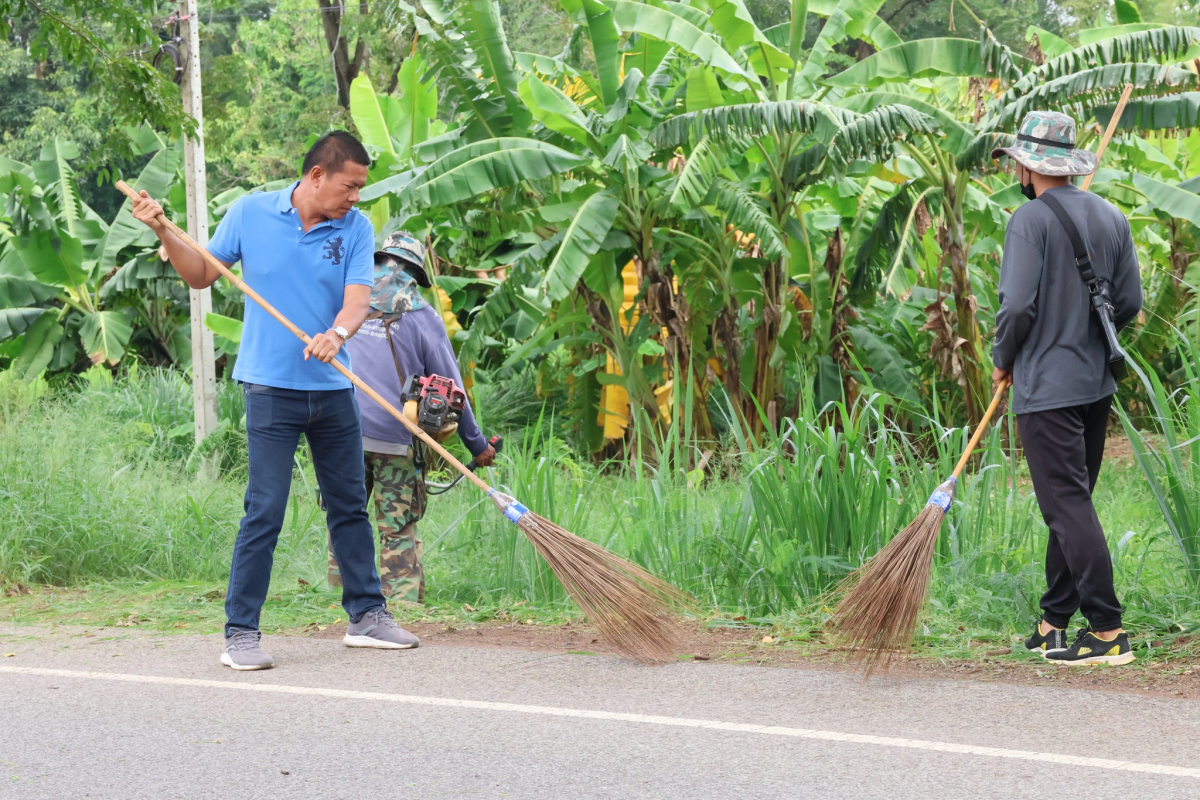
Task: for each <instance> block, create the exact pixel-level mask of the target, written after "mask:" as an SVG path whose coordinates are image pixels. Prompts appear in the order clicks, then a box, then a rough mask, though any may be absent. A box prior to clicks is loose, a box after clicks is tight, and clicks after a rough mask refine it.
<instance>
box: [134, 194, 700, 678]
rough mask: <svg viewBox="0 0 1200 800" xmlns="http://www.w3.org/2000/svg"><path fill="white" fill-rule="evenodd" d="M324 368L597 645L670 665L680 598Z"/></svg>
mask: <svg viewBox="0 0 1200 800" xmlns="http://www.w3.org/2000/svg"><path fill="white" fill-rule="evenodd" d="M116 186H117V188H118V189H119V190H120V191H121V192H122V193H123V194H125V195H126V196H127V197H129V199H130V200H137V199H138V197H139V195H138V193H137V192H135V191H134V190H133V189H131V188H129V186H128V185H126V184H125V182H124V181H117V184H116ZM163 222H164V223H165V224H166V226H167V227H168V228H169V229H170V230H171V232H172V233H174V234H175V235H176V236H178V237H179V239H180V240H181V241H182V242H183V243H184V244H186V245H187V246H188V247H190V248H191V249H192V250H193V251H195V252H196V253H197V254H198V255H199V256H200V257H201V258H203V259H204V260H205V262H207V263H208V264H209V266H211V267H212V268H213V269H215V270H216V271H217V272H218V273H220V274H221V275H223V276H224V277H225V278H226V279H227V280H229V282H230V283H232V284H233V285H234V286H236V287H237V288H238V290H240V291H241V292H242V293H243V294H245V295H246V296H247V297H249V298H250V299H251V300H253V301H254V302H256V303H258V304H259V305H260V306H262V307H263V309H264V310H265V311H266V312H267V313H268V314H270V315H271V316H272V317H274V318H275V319H276V320H277V321H278V322H279V323H280V324H282V325H283V326H284V327H286V328H287V329H288V330H289V331H291V332H292V333H293V334H295V335H296V337H297V338H298V339H300V340H301V341H303V342H304V343H305V344H308V342H309V336H308V334H306V333H305V332H304V331H302V330H300V328H298V327H296V326H295V325H294V324H293V323H292V322H291V320H289V319H288V318H287V317H285V316H283V314H281V313H279V311H278V310H276V309H275V307H274V306H272V305H271V304H270V303H268V302H267V301H266V300H264V299H263V298H262V296H261V295H259V294H258V292H256V291H254V290H253V289H252V288H250V287H249V286H247V285H246V283H245V282H244V281H242V279H241V278H239V277H237V276H236V275H234V274H233V273H232V272H230V271H229V268H228V267H226V266H225V265H224V264H222V263H221V262H220V261H218V260H217V259H216V258H214V257H213V255H212V254H211V253H209V252H208V251H207V250H206V249H204V248H203V247H201V246H200V245H198V244H197V243H196V242H195V241H194V240H193V239H192V238H191V237H190V236H188V235H187V234H186V233H185V232H184V231H183V230H182V229H181V228H180V227H179V226H178V225H176V224H175V223H173V222H171V220H169V219H167V218H166V216H163ZM330 366H331V367H333V368H334V369H336V370H337V371H338V372H340V373H342V375H344V376H345V377H346V378H348V379H349V380H350V382H351V383H353V384H354V386H356V387H357V388H358V389H359V390H360V391H362V392H363V393H365V394H366V395H367V396H368V397H370V398H371V399H372V400H374V401H375V402H376V403H378V404H379V405H380V406H382V407H383V408H384V410H386V411H387V412H388V413H389V414H391V415H392V416H393V417H395V418H396V419H397V420H399V422H400V423H401V424H402V425H404V427H406V428H408V430H409V431H410V432H411V433H412V435H413V436H416V437H417V438H419V439H420V440H421V441H422V442H424V443H425V444H426V445H427V446H429V447H430V448H432V449H433V450H434V451H435V452H436V453H437V454H438V455H440V456H441V457H442V458H444V459H445V460H446V463H448V464H449V465H450V466H452V467H454V469H456V470H458V472H460V473H461V474H462V476H463V477H464V478H466V479H467V480H469V481H471V483H473V484H475V485H476V486H477V487H478V488H479V489H480V490H481V491H483V492H485V493H486V494H487V496H488V497H489V498H491V500H492V501H493V502H494V503H495V504H496V508H497V509H498V510H499V511H500V512H501V513H502V514H503V515H504V516H505V518H507V519H508V520H509V521H510V522H512V523H513V524H514V525H516V526H517V528H518V529H520V531H521V533H523V534H525V537H526V538H527V539H528V540H529V542H530V543H531V544H532V545H533V548H534V549H535V550H536V551H537V552H538V555H540V556H541V557H542V558H543V559H545V561H546V563H547V564H548V565H549V567H550V569H551V570H552V571H553V572H554V576H555V577H556V578H558V580H559V582H560V583H562V585H563V588H565V589H566V590H567V593H568V594H569V595H570V596H571V599H572V600H574V601H575V603H576V605H578V606H579V608H580V609H581V610H582V611H583V613H584V614H585V615H586V616H587V618H588V620H589V621H591V623H592V624H593V625H595V626H596V629H597V631H598V632H599V633H600V636H601V637H602V639H603V640H604V641H605V643H606V644H608V645H609V646H610V647H612V649H613V650H614V651H616V652H617V653H618V654H619V655H621V656H623V657H625V658H629V659H633V660H635V661H640V662H643V663H660V662H665V661H669V660H671V659H672V658H673V656H674V654H675V651H676V649H677V647H676V638H677V636H676V632H675V629H674V626H673V625H672V624H671V619H670V614H669V611H670V607H671V606H673V605H678V604H682V603H684V602H686V600H687V597H686V595H685V594H684V593H683V592H681V591H680V590H678V589H676V588H675V587H674V586H671V585H670V584H669V583H667V582H665V581H663V580H662V579H661V578H658V577H657V576H655V575H651V574H650V573H649V572H647V571H646V570H644V569H642V568H641V567H639V566H637V565H636V564H633V563H631V562H629V561H626V560H625V559H623V558H621V557H620V556H617V555H614V554H613V553H610V552H608V551H607V550H605V549H604V548H603V547H600V546H599V545H597V544H595V543H593V542H590V541H588V540H587V539H583V538H580V537H579V536H576V535H575V534H573V533H571V532H570V531H568V530H566V529H564V528H561V527H559V526H558V525H556V524H554V523H553V522H551V521H550V520H548V519H546V518H545V517H542V516H539V515H538V514H535V513H533V512H532V511H530V510H529V509H528V508H526V507H525V506H523V505H522V504H521V503H519V502H518V501H517V500H516V499H514V498H512V497H509V496H508V495H506V494H504V493H502V492H498V491H496V490H495V489H493V488H492V487H491V486H489V485H488V484H487V483H485V482H484V481H483V479H482V478H480V477H479V476H478V475H476V474H475V473H474V472H472V471H471V470H469V469H468V468H467V467H466V466H464V465H463V464H462V463H461V462H460V461H459V460H458V459H456V458H455V457H454V456H452V455H451V454H450V453H449V452H448V451H447V450H446V449H445V448H443V447H442V446H441V445H440V444H439V443H438V442H437V441H436V440H435V439H433V438H432V437H431V436H429V434H427V433H426V432H425V431H424V430H422V429H421V428H420V427H419V426H417V425H416V423H414V422H412V421H411V420H409V419H408V417H406V416H405V415H404V414H403V413H402V412H401V411H400V410H398V409H397V408H395V407H394V406H393V405H392V404H391V403H389V402H388V401H387V400H386V399H384V398H383V397H382V396H381V395H380V394H379V393H378V392H376V391H375V390H374V389H372V388H371V387H370V386H368V385H367V384H366V383H364V382H363V381H362V379H361V378H359V377H358V376H356V375H355V374H354V373H352V372H351V371H350V370H348V369H346V367H344V366H342V364H341V363H340V362H337V361H332V362H330Z"/></svg>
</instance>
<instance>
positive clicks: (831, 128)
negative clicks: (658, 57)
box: [654, 0, 938, 427]
mask: <svg viewBox="0 0 1200 800" xmlns="http://www.w3.org/2000/svg"><path fill="white" fill-rule="evenodd" d="M879 7H880V3H878V2H872V0H842V2H839V3H837V4H836V5H832V6H824V7H819V6H818V4H814V8H813V11H814V13H820V14H823V15H825V16H827V17H828V20H827V22H826V24H825V25H824V27H823V28H822V29H821V33H820V34H819V35H818V37H817V40H816V42H814V44H813V46H812V47H811V49H810V50H809V51H808V53H807V55H805V53H804V50H803V47H802V45H803V35H804V30H805V25H806V20H807V14H808V13H809V6H807V5H806V4H805V3H802V2H797V3H793V5H792V18H791V22H790V23H789V24H787V25H785V26H780V27H778V28H774V29H771V30H770V31H767V32H762V31H759V30H758V29H757V28H756V27H755V26H754V23H753V21H752V20H751V19H750V17H749V14H745V13H736V12H735V10H734V9H738V10H740V11H743V12H744V7H742V6H741V4H740V3H711V4H710V8H711V11H712V13H711V15H708V16H706V17H705V19H704V20H703V23H704V24H705V25H706V26H708V27H707V29H708V30H711V31H712V32H713V33H714V34H716V32H717V31H720V34H721V35H722V36H723V37H724V41H725V42H727V43H730V42H732V43H733V44H734V45H738V46H739V49H738V50H737V51H736V55H737V56H738V57H739V58H741V59H742V60H744V61H745V63H746V64H747V66H748V67H749V68H751V69H752V70H753V71H754V72H755V73H756V77H757V80H756V81H754V82H753V83H752V84H751V85H748V86H744V87H743V86H741V85H739V84H738V82H737V81H736V80H734V81H733V82H731V81H730V80H729V79H728V78H727V77H726V76H723V75H716V76H713V75H706V74H703V73H693V74H692V75H690V76H689V85H688V101H689V103H690V105H689V106H688V108H687V111H686V113H684V114H681V115H678V116H676V117H674V118H672V119H669V120H666V121H664V122H663V123H661V124H660V125H659V126H658V128H656V130H655V132H654V141H655V144H656V145H657V146H659V147H660V148H664V149H672V148H681V150H682V152H684V153H685V154H687V156H688V158H689V159H690V160H697V159H699V160H700V161H701V162H704V161H705V160H707V159H708V158H709V152H710V150H711V144H712V143H714V142H717V143H720V144H722V145H723V146H725V147H728V146H730V144H731V143H733V142H740V143H741V144H742V145H743V147H742V148H741V149H742V152H745V153H746V154H747V161H748V164H749V169H748V170H746V171H745V173H744V174H743V176H741V179H740V181H738V185H739V186H740V188H741V191H742V193H743V195H742V196H743V200H742V206H743V208H744V210H745V212H746V213H749V212H750V211H751V209H752V205H751V204H750V203H748V202H746V201H747V200H749V199H750V198H754V199H755V202H759V203H761V204H762V206H763V207H764V210H765V213H764V214H763V215H762V218H761V223H760V224H759V225H758V226H757V230H756V228H755V227H750V228H748V229H749V230H756V232H757V233H758V234H759V235H760V236H761V234H762V233H763V229H764V228H769V229H770V230H771V231H772V235H773V238H774V239H775V240H776V241H778V242H779V245H780V247H779V248H778V251H777V252H772V253H770V254H769V256H768V262H767V264H766V265H765V267H764V269H763V271H762V275H761V292H760V296H759V298H758V299H757V300H756V303H757V305H758V308H756V314H755V317H756V319H755V320H754V321H753V322H752V323H751V327H752V330H753V342H752V343H751V344H750V350H751V352H753V356H754V358H753V366H752V369H751V370H749V374H750V376H751V377H750V391H749V397H748V404H749V406H750V407H748V408H747V409H746V412H747V415H748V416H749V417H750V418H752V419H754V420H755V421H756V424H757V425H758V426H759V427H761V426H762V424H763V414H762V411H763V410H764V409H765V408H766V407H768V406H769V405H770V404H771V403H776V402H778V401H781V400H782V397H781V396H780V388H781V381H780V377H781V373H782V366H783V364H784V362H785V360H787V359H788V358H789V357H792V358H795V357H797V356H798V355H799V354H800V348H799V343H800V342H801V340H802V338H803V336H802V335H801V334H800V329H801V325H800V320H799V313H801V309H797V308H796V307H794V306H793V304H792V303H791V302H789V295H790V294H791V287H790V286H789V283H790V281H791V279H793V278H799V279H801V280H802V281H803V282H804V284H805V285H806V286H807V287H808V292H809V294H810V295H812V296H811V297H809V296H807V295H806V296H805V301H806V302H809V303H810V305H811V308H808V309H803V311H802V313H804V314H806V315H809V317H808V318H809V324H810V325H812V326H813V327H814V328H815V329H816V330H818V331H819V334H818V335H816V336H815V337H814V338H813V339H812V341H813V342H814V343H815V344H816V345H817V346H818V347H819V348H822V349H819V350H817V352H815V353H811V355H813V356H816V357H817V358H816V360H818V361H819V360H820V358H821V357H823V356H827V355H828V353H829V352H830V351H831V350H833V351H837V352H841V351H842V350H844V348H845V347H846V346H847V344H848V343H847V340H846V338H845V337H844V335H843V334H844V329H843V326H841V325H840V323H839V321H838V311H839V310H840V308H835V306H839V307H840V306H843V305H844V304H843V303H839V301H838V300H837V298H838V297H839V287H838V286H836V285H835V286H834V287H833V288H832V289H826V288H824V287H828V284H829V280H830V279H831V278H832V279H833V280H834V281H837V280H839V277H838V276H839V275H840V274H841V270H840V262H841V258H842V254H843V249H842V248H841V246H840V244H839V243H840V242H842V233H841V232H840V230H837V229H835V230H831V231H829V232H828V235H825V233H824V232H821V231H814V230H813V229H812V228H811V225H810V223H811V212H812V210H813V208H812V205H811V204H810V198H811V197H812V196H813V195H814V192H815V191H816V187H818V186H821V185H825V184H827V183H828V182H829V181H836V180H838V179H839V178H841V177H842V176H844V175H845V174H846V173H847V171H848V170H851V169H855V170H858V169H859V166H858V165H856V164H855V162H857V161H861V160H863V159H877V160H882V159H886V158H889V157H890V156H891V154H892V147H893V144H892V143H893V142H894V141H895V140H897V139H906V138H910V137H912V136H915V135H918V134H927V135H928V134H932V133H934V132H935V131H936V130H937V127H938V125H937V123H936V121H935V120H934V119H932V118H930V117H929V116H927V115H925V114H923V113H921V112H918V111H914V110H912V109H911V108H908V107H906V106H903V105H896V106H884V105H880V106H877V107H874V108H871V109H866V110H865V113H858V112H855V111H850V110H847V109H842V108H838V107H836V106H834V105H832V104H829V103H827V102H824V101H823V100H822V98H823V97H824V96H825V95H826V94H828V92H829V88H828V87H827V86H824V85H822V76H823V74H824V72H825V71H826V61H827V59H828V56H829V54H830V53H831V52H832V50H833V48H834V47H835V46H836V45H838V44H840V43H841V42H842V41H843V40H845V39H847V38H857V37H870V38H872V39H873V40H874V41H876V42H878V43H890V42H894V41H899V40H898V37H896V36H895V33H894V32H892V31H891V30H890V29H889V28H888V27H887V26H886V24H884V23H882V21H880V20H879V19H878V17H877V16H876V12H877V11H878V9H879ZM727 18H733V19H736V20H737V22H738V24H737V25H731V24H730V23H729V22H728V21H727ZM752 54H758V55H759V57H758V58H755V57H754V56H753V55H752ZM701 81H703V82H704V83H703V84H701ZM713 84H715V88H713V89H708V90H702V88H701V87H707V86H712V85H713ZM693 90H694V91H693ZM693 98H694V99H693ZM696 171H697V175H698V177H699V179H700V180H701V181H703V179H704V178H705V177H707V176H708V175H712V176H715V175H716V174H717V172H718V171H717V170H715V169H711V168H710V169H708V170H707V171H706V170H705V169H703V168H698V169H697V170H696ZM702 188H703V186H698V187H697V188H696V190H695V192H694V193H695V194H696V195H699V194H700V189H702ZM824 216H827V215H824ZM821 249H824V251H825V253H824V255H823V256H822V255H821V253H820V251H821ZM831 273H832V274H831ZM839 360H840V361H841V362H842V364H843V365H848V359H847V358H840V359H839ZM815 368H816V365H815V364H812V365H810V370H815ZM755 406H757V408H755Z"/></svg>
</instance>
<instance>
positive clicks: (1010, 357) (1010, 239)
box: [992, 223, 1043, 369]
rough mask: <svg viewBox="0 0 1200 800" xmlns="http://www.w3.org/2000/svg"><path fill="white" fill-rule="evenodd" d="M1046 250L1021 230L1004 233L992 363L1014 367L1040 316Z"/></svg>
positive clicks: (1003, 367) (1001, 367)
mask: <svg viewBox="0 0 1200 800" xmlns="http://www.w3.org/2000/svg"><path fill="white" fill-rule="evenodd" d="M1042 260H1043V255H1042V251H1041V250H1040V249H1039V248H1037V247H1036V246H1034V244H1033V243H1032V242H1030V241H1029V240H1028V239H1026V238H1025V237H1024V236H1022V235H1021V234H1019V233H1016V232H1015V231H1013V230H1012V227H1011V223H1010V226H1009V230H1008V231H1007V232H1006V233H1005V234H1004V258H1003V259H1002V260H1001V262H1000V287H999V294H1000V309H999V310H998V311H997V312H996V340H995V342H994V343H993V344H992V363H993V364H995V365H996V366H997V367H999V368H1000V369H1012V367H1013V364H1014V363H1015V362H1016V360H1017V352H1018V351H1019V350H1020V349H1021V344H1022V343H1023V342H1024V341H1025V337H1026V336H1028V335H1029V329H1030V327H1032V325H1033V321H1034V320H1035V319H1036V318H1037V293H1038V286H1039V285H1040V284H1041V280H1042Z"/></svg>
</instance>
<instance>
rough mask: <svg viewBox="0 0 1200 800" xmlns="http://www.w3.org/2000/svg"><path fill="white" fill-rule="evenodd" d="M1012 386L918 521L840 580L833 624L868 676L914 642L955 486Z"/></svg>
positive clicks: (990, 410)
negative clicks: (934, 555)
mask: <svg viewBox="0 0 1200 800" xmlns="http://www.w3.org/2000/svg"><path fill="white" fill-rule="evenodd" d="M1007 390H1008V383H1007V382H1004V383H1002V384H1000V386H999V387H998V388H997V389H996V394H995V395H994V396H993V397H992V402H991V404H989V405H988V408H987V411H986V412H984V415H983V419H982V420H980V422H979V425H978V427H976V429H975V434H974V435H973V436H972V437H971V441H970V442H969V443H968V444H967V449H966V451H965V452H964V453H963V454H962V458H960V459H959V460H958V464H957V465H956V466H955V467H954V472H953V473H952V474H951V475H950V478H949V479H948V480H947V481H946V482H945V483H943V484H942V485H941V486H939V487H938V488H937V490H936V491H935V492H934V493H933V495H932V496H930V498H929V502H928V503H926V504H925V508H923V509H921V513H920V514H917V517H916V519H914V520H913V521H912V522H910V523H909V524H908V526H907V527H906V528H904V530H902V531H900V532H899V533H898V534H896V536H895V538H893V539H892V540H891V541H890V542H888V543H887V544H886V545H885V546H884V548H883V549H882V550H880V551H879V552H878V553H876V554H875V555H874V557H872V558H871V560H869V561H868V562H867V563H866V564H863V565H862V566H861V567H859V569H857V570H856V571H855V572H854V573H852V574H851V575H850V576H849V577H848V578H846V580H845V581H843V582H842V584H841V586H839V587H838V588H837V589H836V590H835V592H845V594H844V596H843V597H842V599H841V601H840V602H839V603H838V604H837V607H836V608H835V609H834V611H833V616H832V617H831V618H830V620H829V625H830V627H831V628H832V629H833V630H834V631H835V632H836V633H837V634H838V636H839V637H840V638H842V639H843V640H845V641H846V642H847V643H848V644H849V646H850V648H851V650H852V652H853V658H854V659H855V660H857V661H858V662H859V663H860V664H861V665H863V666H865V667H866V671H867V673H868V674H870V673H871V672H872V671H873V670H874V669H875V667H876V666H877V665H878V664H879V663H880V662H881V660H882V663H883V664H884V666H885V667H886V666H887V664H888V663H889V662H890V661H891V658H892V656H893V655H895V653H896V651H897V650H898V649H899V647H900V646H901V645H904V644H907V643H908V642H909V641H911V640H912V635H913V630H914V629H915V628H916V626H917V615H918V614H920V613H921V606H923V605H924V604H925V592H926V590H927V589H928V588H929V573H930V572H931V570H932V565H933V550H934V546H935V545H936V544H937V540H938V533H939V532H940V531H941V529H942V520H943V519H945V518H946V512H947V511H949V510H950V504H951V502H953V500H954V488H955V486H956V485H957V484H958V476H959V475H961V474H962V471H963V468H964V467H966V465H967V461H968V460H969V459H970V458H971V454H972V453H973V452H975V447H976V445H978V444H979V440H980V439H982V438H983V434H984V432H985V431H986V430H987V426H988V422H990V421H991V419H992V415H993V414H995V413H996V408H997V407H998V406H999V405H1000V400H1001V398H1003V397H1004V392H1005V391H1007Z"/></svg>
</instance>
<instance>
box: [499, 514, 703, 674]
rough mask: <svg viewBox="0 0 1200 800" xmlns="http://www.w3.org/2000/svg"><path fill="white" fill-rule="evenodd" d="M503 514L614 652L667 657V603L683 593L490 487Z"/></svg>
mask: <svg viewBox="0 0 1200 800" xmlns="http://www.w3.org/2000/svg"><path fill="white" fill-rule="evenodd" d="M490 496H491V498H492V500H493V501H494V502H495V503H496V507H497V508H499V509H500V510H501V511H502V512H504V516H505V517H507V518H508V519H509V520H510V521H512V522H514V523H515V524H516V526H517V527H518V528H519V529H520V530H521V533H523V534H525V537H526V538H527V539H529V542H530V544H532V545H533V549H534V550H536V551H537V552H538V555H540V556H541V557H542V558H543V559H545V561H546V564H547V565H549V567H550V569H551V571H552V572H554V575H555V577H556V578H558V580H559V582H560V583H562V585H563V588H565V589H566V590H567V593H568V594H569V595H571V599H573V600H574V601H575V604H576V605H578V606H579V608H580V610H581V611H583V613H584V614H585V615H586V616H587V618H588V620H589V621H591V623H592V624H593V625H595V626H596V630H597V631H598V632H599V633H600V636H601V638H602V639H603V640H604V642H605V643H606V644H608V646H610V647H611V648H612V649H613V650H614V651H616V653H617V654H618V655H620V656H623V657H625V658H629V659H632V660H634V661H638V662H641V663H643V664H659V663H664V662H667V661H671V660H672V659H673V658H674V656H675V654H676V652H678V633H677V631H676V630H675V628H674V627H673V626H672V624H671V608H672V607H673V606H680V605H683V604H685V603H686V602H687V599H688V598H687V595H686V594H684V593H683V592H681V591H680V590H679V589H676V588H675V587H674V586H672V585H671V584H669V583H667V582H666V581H664V580H662V579H661V578H659V577H657V576H655V575H652V574H650V573H649V572H647V571H646V570H644V569H642V568H641V567H639V566H637V565H636V564H633V563H631V562H629V561H626V560H625V559H623V558H621V557H620V556H617V555H614V554H613V553H610V552H608V551H607V550H605V549H604V548H603V547H601V546H600V545H598V544H595V543H594V542H589V541H588V540H587V539H583V538H581V537H579V536H576V535H575V534H573V533H571V532H570V531H568V530H566V529H565V528H562V527H560V526H558V525H555V524H554V523H553V522H551V521H550V520H548V519H546V518H545V517H542V516H539V515H537V514H534V513H533V512H532V511H529V510H528V509H526V508H525V507H524V506H522V505H521V504H520V503H518V502H516V501H515V500H514V499H513V498H511V497H509V496H508V495H506V494H501V493H500V492H496V491H494V490H493V491H492V492H491V495H490Z"/></svg>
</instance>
